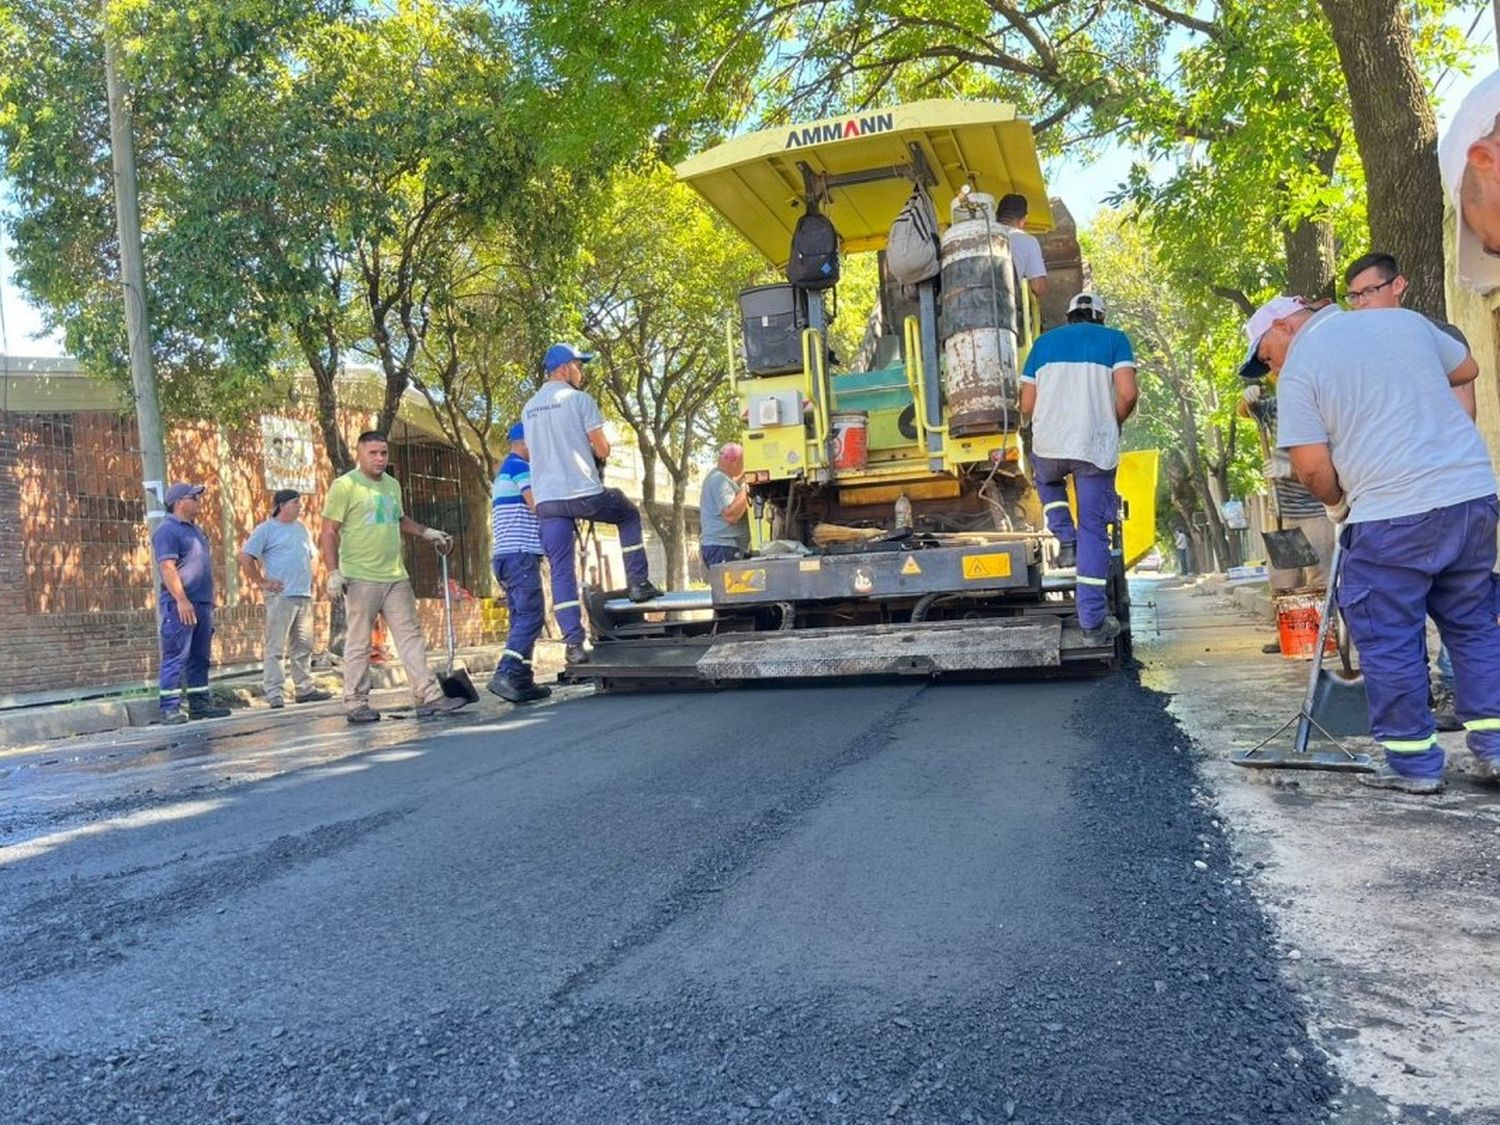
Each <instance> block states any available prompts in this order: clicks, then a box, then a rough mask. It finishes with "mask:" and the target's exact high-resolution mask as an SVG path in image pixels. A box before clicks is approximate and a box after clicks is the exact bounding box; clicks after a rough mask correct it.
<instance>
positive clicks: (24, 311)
mask: <svg viewBox="0 0 1500 1125" xmlns="http://www.w3.org/2000/svg"><path fill="white" fill-rule="evenodd" d="M1471 18H1472V17H1471V16H1467V15H1466V16H1464V17H1462V19H1461V22H1462V23H1464V24H1465V25H1467V23H1468V21H1469V19H1471ZM1465 29H1467V28H1465ZM1494 40H1495V25H1494V22H1493V21H1492V20H1489V19H1481V20H1480V21H1479V27H1478V33H1477V34H1476V36H1475V40H1474V44H1475V46H1476V48H1478V47H1480V45H1481V44H1492V43H1493V42H1494ZM1494 59H1495V55H1494V52H1493V50H1489V51H1483V50H1480V51H1478V52H1477V65H1476V72H1475V74H1474V75H1470V76H1465V75H1460V74H1449V75H1446V76H1444V78H1443V79H1441V80H1440V81H1439V85H1438V89H1437V96H1438V106H1437V111H1438V128H1439V130H1440V131H1441V130H1442V129H1444V128H1446V127H1447V124H1448V118H1449V115H1450V114H1451V113H1452V111H1453V108H1454V107H1455V106H1456V105H1457V104H1458V102H1459V100H1460V99H1461V98H1462V97H1463V95H1464V94H1465V93H1466V92H1467V91H1468V90H1469V88H1470V87H1471V86H1472V85H1473V84H1474V82H1475V81H1476V80H1477V78H1478V77H1483V76H1484V75H1485V74H1487V73H1488V72H1489V67H1490V66H1491V65H1493V64H1494ZM1131 158H1132V154H1131V153H1130V152H1129V151H1128V150H1127V149H1123V148H1121V147H1120V146H1118V145H1112V146H1110V147H1109V148H1107V149H1104V150H1103V151H1102V152H1100V153H1099V154H1098V155H1097V156H1096V157H1095V158H1094V159H1093V160H1091V161H1089V162H1088V163H1084V162H1082V161H1080V160H1076V159H1067V160H1059V161H1054V162H1053V163H1052V164H1051V165H1050V166H1049V167H1048V168H1047V170H1046V171H1047V180H1048V187H1049V188H1050V190H1051V192H1052V194H1053V195H1056V196H1060V197H1061V198H1062V199H1063V201H1064V202H1065V203H1067V205H1068V209H1069V210H1070V211H1071V212H1072V213H1073V218H1074V219H1075V220H1076V221H1077V222H1078V225H1079V226H1080V227H1082V226H1085V225H1087V224H1088V222H1089V221H1090V220H1091V219H1092V218H1093V216H1094V215H1095V213H1097V212H1098V210H1099V208H1100V207H1102V206H1103V204H1104V198H1105V196H1107V195H1109V194H1110V193H1111V192H1113V191H1114V189H1115V188H1116V186H1118V185H1119V183H1120V181H1121V180H1123V179H1124V178H1125V175H1126V173H1127V172H1128V171H1129V169H1130V162H1131ZM8 203H9V193H8V192H7V193H5V194H4V196H0V205H6V206H8ZM0 319H3V327H4V334H3V339H0V353H3V354H6V355H11V356H56V355H61V354H62V341H61V340H60V339H58V338H57V337H56V336H46V335H43V334H42V318H41V315H40V314H39V313H38V311H37V310H36V309H34V308H33V307H32V306H31V305H29V304H28V303H27V302H26V301H25V299H24V298H23V297H22V295H21V293H20V292H19V291H18V290H17V289H16V287H15V285H14V284H13V282H12V278H11V262H10V254H9V239H8V237H7V236H6V235H5V234H4V233H3V232H0Z"/></svg>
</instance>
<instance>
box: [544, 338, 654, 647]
mask: <svg viewBox="0 0 1500 1125" xmlns="http://www.w3.org/2000/svg"><path fill="white" fill-rule="evenodd" d="M593 360H594V355H593V353H591V352H580V351H579V350H578V349H576V348H574V347H573V346H572V345H571V344H553V345H552V346H551V347H550V348H548V349H547V354H546V355H545V356H544V357H543V358H542V370H543V371H544V372H546V375H547V381H546V382H545V383H543V384H542V388H541V390H539V391H537V392H536V394H534V395H532V396H531V398H530V400H529V401H528V402H527V403H526V406H525V407H524V408H523V409H522V411H521V424H522V430H523V432H524V434H525V437H526V445H527V448H528V450H529V451H530V453H531V494H532V497H533V499H534V500H535V501H536V516H537V521H538V523H539V525H540V532H541V538H542V550H543V551H545V552H546V554H547V564H548V567H549V569H550V570H551V571H552V612H553V613H554V614H555V615H556V616H557V623H558V625H559V626H561V627H562V632H563V640H564V641H565V642H566V644H567V659H568V663H569V664H582V663H585V662H587V660H588V658H589V656H588V649H586V648H584V632H583V607H582V604H581V602H580V600H579V597H578V572H577V569H576V563H575V562H574V557H573V537H574V533H575V526H576V521H577V520H581V519H583V520H593V521H596V522H599V523H609V524H614V525H615V527H616V528H618V529H619V532H620V551H621V553H622V554H623V555H624V557H625V576H626V578H627V580H628V582H629V587H628V590H627V595H628V596H629V598H630V600H631V601H634V602H644V601H650V600H651V599H652V598H659V597H661V591H660V590H658V589H657V588H656V587H655V586H654V585H652V583H651V576H650V572H649V569H648V566H647V562H646V545H645V543H644V542H643V541H642V536H641V513H640V510H639V509H637V508H636V506H635V505H634V504H632V503H631V502H630V500H629V499H628V498H627V497H626V495H625V494H624V493H623V492H621V491H620V490H619V489H618V488H605V487H604V482H603V480H602V479H601V475H600V466H601V465H603V463H604V461H605V459H606V458H607V457H608V456H609V448H610V447H609V438H608V436H606V434H605V433H604V415H603V414H602V413H600V411H599V404H598V403H596V402H595V401H594V399H593V397H592V396H591V395H589V394H588V393H587V392H585V391H584V390H583V365H584V364H586V363H592V362H593Z"/></svg>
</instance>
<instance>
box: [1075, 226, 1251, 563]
mask: <svg viewBox="0 0 1500 1125" xmlns="http://www.w3.org/2000/svg"><path fill="white" fill-rule="evenodd" d="M1160 237H1161V236H1160V234H1159V232H1157V231H1155V230H1154V229H1153V228H1152V227H1151V225H1150V223H1149V220H1148V219H1147V218H1145V217H1143V216H1141V215H1139V214H1134V213H1131V212H1125V211H1102V212H1100V214H1099V215H1098V216H1096V217H1095V219H1094V221H1093V223H1092V224H1091V225H1090V227H1089V229H1088V230H1087V231H1085V232H1084V233H1083V235H1082V236H1081V239H1080V241H1081V242H1082V244H1083V248H1084V253H1085V255H1086V256H1087V257H1088V259H1089V260H1090V261H1091V262H1092V264H1093V270H1094V287H1095V289H1096V290H1098V292H1099V293H1100V294H1101V295H1103V297H1104V299H1105V303H1106V308H1107V309H1108V310H1109V321H1110V323H1111V324H1112V325H1114V326H1115V327H1117V328H1120V329H1122V330H1124V332H1125V333H1126V334H1127V335H1128V336H1129V337H1130V339H1131V342H1132V344H1133V345H1134V348H1135V353H1136V360H1137V368H1138V370H1139V372H1140V383H1141V404H1140V409H1139V410H1138V411H1137V414H1136V419H1135V421H1133V422H1132V423H1131V425H1130V427H1129V429H1128V430H1127V440H1128V443H1129V444H1130V445H1131V446H1132V447H1135V448H1140V447H1154V448H1158V449H1162V450H1164V451H1165V452H1166V454H1167V457H1166V470H1167V471H1166V474H1165V484H1166V493H1167V496H1168V499H1169V502H1170V503H1171V505H1172V507H1173V508H1174V509H1175V510H1176V512H1177V514H1178V516H1179V517H1180V518H1181V520H1182V522H1183V523H1184V524H1188V525H1190V526H1191V525H1192V524H1193V523H1194V522H1196V521H1195V520H1194V519H1193V516H1194V514H1195V513H1201V515H1202V517H1203V523H1204V526H1205V528H1206V540H1207V544H1208V547H1209V550H1210V551H1211V553H1212V554H1213V556H1214V559H1215V562H1216V564H1217V565H1218V566H1219V567H1221V568H1222V567H1227V566H1229V565H1231V563H1232V561H1233V559H1232V555H1231V552H1230V547H1229V536H1228V529H1227V528H1226V526H1225V524H1224V520H1223V516H1222V514H1221V513H1222V505H1223V503H1224V501H1226V500H1228V499H1230V498H1231V497H1232V496H1234V495H1235V494H1236V493H1237V492H1242V491H1243V490H1244V489H1245V488H1246V487H1247V486H1250V485H1252V484H1253V483H1254V482H1255V480H1256V478H1255V476H1254V475H1253V469H1252V466H1255V465H1258V464H1259V462H1258V459H1257V458H1256V456H1255V454H1254V452H1253V450H1252V447H1253V444H1254V443H1253V438H1251V437H1250V434H1251V432H1252V431H1250V430H1249V429H1248V428H1246V427H1242V426H1240V425H1238V424H1237V422H1236V414H1235V407H1236V406H1237V405H1238V402H1239V396H1240V387H1239V385H1238V383H1239V380H1238V378H1237V376H1236V374H1235V372H1236V369H1237V367H1238V362H1239V359H1240V358H1241V357H1242V355H1243V343H1242V341H1243V339H1244V336H1243V333H1242V332H1241V331H1240V330H1239V319H1238V316H1237V315H1236V314H1235V312H1234V310H1232V309H1231V307H1230V306H1229V305H1227V304H1225V303H1224V302H1223V301H1220V300H1216V299H1215V298H1214V297H1213V295H1212V294H1209V293H1206V292H1204V291H1202V290H1201V289H1197V288H1196V287H1192V286H1188V287H1184V286H1183V285H1182V284H1181V283H1180V281H1179V279H1178V278H1176V277H1175V276H1174V275H1173V273H1172V271H1171V269H1170V268H1169V267H1167V266H1166V265H1165V264H1164V263H1163V262H1162V261H1161V257H1160V255H1159V253H1158V240H1159V239H1160ZM1256 487H1258V485H1257V486H1256Z"/></svg>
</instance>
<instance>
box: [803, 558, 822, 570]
mask: <svg viewBox="0 0 1500 1125" xmlns="http://www.w3.org/2000/svg"><path fill="white" fill-rule="evenodd" d="M797 569H798V570H800V571H802V572H804V573H806V572H808V571H816V570H822V569H823V560H822V559H803V560H802V561H800V562H799V563H798V564H797Z"/></svg>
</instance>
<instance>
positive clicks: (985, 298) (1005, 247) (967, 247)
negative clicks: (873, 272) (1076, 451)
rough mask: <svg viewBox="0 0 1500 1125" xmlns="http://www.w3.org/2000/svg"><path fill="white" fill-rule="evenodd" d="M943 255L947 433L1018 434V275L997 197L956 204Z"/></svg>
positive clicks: (964, 198) (976, 197)
mask: <svg viewBox="0 0 1500 1125" xmlns="http://www.w3.org/2000/svg"><path fill="white" fill-rule="evenodd" d="M941 252H942V309H941V317H940V320H939V332H940V333H941V335H942V340H943V362H944V389H945V390H946V391H947V396H948V430H949V432H950V433H952V434H954V435H956V436H959V437H966V436H969V435H973V434H997V433H1013V432H1015V431H1016V430H1018V429H1019V428H1020V426H1021V401H1020V381H1019V378H1018V373H1017V370H1016V290H1015V269H1014V267H1013V266H1012V264H1011V258H1010V241H1009V239H1008V238H1007V236H1006V230H1005V228H1004V227H1002V226H1001V225H1000V224H999V223H998V222H997V221H996V220H995V200H994V198H993V197H992V196H989V195H985V194H983V193H981V192H971V193H969V194H968V195H966V196H960V197H959V198H958V199H955V200H954V201H953V225H952V226H950V227H949V228H948V229H947V231H945V232H944V234H943V238H942V251H941Z"/></svg>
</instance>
